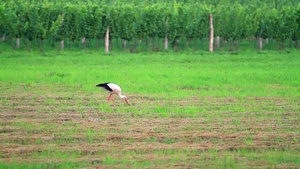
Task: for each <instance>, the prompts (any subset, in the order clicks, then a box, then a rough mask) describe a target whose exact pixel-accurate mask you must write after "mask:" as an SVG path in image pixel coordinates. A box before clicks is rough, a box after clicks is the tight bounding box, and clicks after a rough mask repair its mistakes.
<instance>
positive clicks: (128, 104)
mask: <svg viewBox="0 0 300 169" xmlns="http://www.w3.org/2000/svg"><path fill="white" fill-rule="evenodd" d="M125 101H126V103H127V104H128V106H130V104H129V103H128V100H127V99H126V98H125Z"/></svg>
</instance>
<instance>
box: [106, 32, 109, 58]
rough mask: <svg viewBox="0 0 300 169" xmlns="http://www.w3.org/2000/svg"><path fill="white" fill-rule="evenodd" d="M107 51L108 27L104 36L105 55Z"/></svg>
mask: <svg viewBox="0 0 300 169" xmlns="http://www.w3.org/2000/svg"><path fill="white" fill-rule="evenodd" d="M108 49H109V27H107V30H106V34H105V52H106V53H107V52H108Z"/></svg>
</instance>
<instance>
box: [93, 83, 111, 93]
mask: <svg viewBox="0 0 300 169" xmlns="http://www.w3.org/2000/svg"><path fill="white" fill-rule="evenodd" d="M107 84H109V83H101V84H98V85H97V86H96V87H101V88H103V89H105V90H107V91H109V92H112V91H113V90H112V89H111V88H110V87H109V86H108V85H107Z"/></svg>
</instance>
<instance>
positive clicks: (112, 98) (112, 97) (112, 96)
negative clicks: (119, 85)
mask: <svg viewBox="0 0 300 169" xmlns="http://www.w3.org/2000/svg"><path fill="white" fill-rule="evenodd" d="M111 101H112V102H113V103H114V105H115V106H116V104H115V102H114V95H113V94H111Z"/></svg>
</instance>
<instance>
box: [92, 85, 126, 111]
mask: <svg viewBox="0 0 300 169" xmlns="http://www.w3.org/2000/svg"><path fill="white" fill-rule="evenodd" d="M96 87H101V88H103V89H105V90H106V91H108V92H109V93H110V95H109V96H108V103H109V102H110V101H109V100H110V99H111V101H112V102H113V103H114V105H115V106H116V104H115V102H114V99H113V97H114V96H113V94H117V95H118V96H119V97H120V98H122V99H124V100H125V101H126V103H127V104H128V105H130V104H129V103H128V100H127V97H126V96H124V95H121V87H120V86H119V85H117V84H114V83H101V84H98V85H97V86H96Z"/></svg>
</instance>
